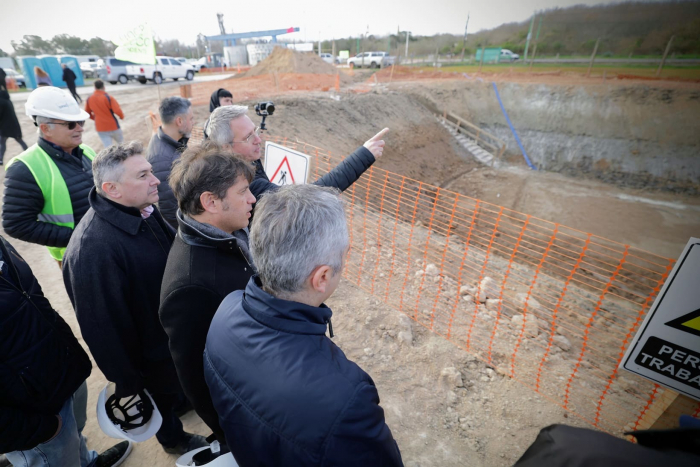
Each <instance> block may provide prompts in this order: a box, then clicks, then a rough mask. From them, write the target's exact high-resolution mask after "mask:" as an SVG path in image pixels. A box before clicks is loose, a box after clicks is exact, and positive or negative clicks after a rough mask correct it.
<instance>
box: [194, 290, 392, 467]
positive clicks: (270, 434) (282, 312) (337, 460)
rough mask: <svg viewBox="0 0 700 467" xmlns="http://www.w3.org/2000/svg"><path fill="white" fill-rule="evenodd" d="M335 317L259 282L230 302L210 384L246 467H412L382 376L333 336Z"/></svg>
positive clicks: (212, 352)
mask: <svg viewBox="0 0 700 467" xmlns="http://www.w3.org/2000/svg"><path fill="white" fill-rule="evenodd" d="M331 315H332V312H331V310H330V308H328V307H327V306H325V305H321V306H320V307H313V306H309V305H304V304H302V303H296V302H291V301H287V300H281V299H278V298H275V297H273V296H272V295H270V294H268V293H266V292H264V291H263V290H262V289H261V287H260V283H259V281H258V280H257V279H256V278H255V277H254V278H251V280H250V282H249V283H248V286H247V287H246V289H245V292H244V291H241V290H239V291H236V292H233V293H232V294H230V295H229V296H228V297H226V299H225V300H224V301H223V303H221V306H220V307H219V309H218V310H217V312H216V315H215V316H214V319H213V320H212V323H211V327H210V328H209V335H208V336H207V343H206V350H205V352H204V376H205V378H206V381H207V384H208V385H209V390H210V392H211V396H212V400H213V401H214V407H215V408H216V409H217V411H218V413H219V421H220V423H221V427H222V428H223V430H224V432H225V433H226V440H227V442H228V447H229V448H230V450H231V452H232V453H233V455H234V457H235V458H236V461H237V462H238V465H240V466H241V467H248V466H260V465H269V466H287V465H288V466H297V465H304V466H311V465H333V466H340V465H348V466H350V465H353V466H365V465H367V466H399V465H403V464H402V461H401V453H400V452H399V448H398V446H397V445H396V441H394V438H393V437H392V435H391V430H389V427H388V426H387V425H386V423H385V421H384V411H383V410H382V408H381V407H380V406H379V395H378V393H377V388H376V387H375V386H374V382H373V381H372V378H370V377H369V375H368V374H367V373H365V372H364V371H363V370H362V369H361V368H360V367H359V366H357V365H356V364H355V363H353V362H351V361H350V360H348V359H347V358H346V357H345V354H343V351H342V350H340V349H339V348H338V347H337V346H336V345H335V344H334V343H333V342H332V341H331V340H330V339H329V338H328V337H326V336H325V333H326V329H327V324H328V323H329V322H330V318H331Z"/></svg>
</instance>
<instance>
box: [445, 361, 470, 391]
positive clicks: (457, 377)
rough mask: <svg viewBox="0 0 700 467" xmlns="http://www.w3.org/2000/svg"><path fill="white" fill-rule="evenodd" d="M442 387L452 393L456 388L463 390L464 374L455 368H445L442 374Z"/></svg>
mask: <svg viewBox="0 0 700 467" xmlns="http://www.w3.org/2000/svg"><path fill="white" fill-rule="evenodd" d="M439 384H440V387H441V388H442V389H443V390H445V391H451V390H453V389H455V388H463V387H464V382H463V381H462V373H460V372H459V370H458V369H457V368H455V367H453V366H449V367H447V368H443V369H442V371H441V372H440V380H439Z"/></svg>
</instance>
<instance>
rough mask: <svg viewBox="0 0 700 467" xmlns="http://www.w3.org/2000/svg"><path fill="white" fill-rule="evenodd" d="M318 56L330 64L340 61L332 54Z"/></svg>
mask: <svg viewBox="0 0 700 467" xmlns="http://www.w3.org/2000/svg"><path fill="white" fill-rule="evenodd" d="M320 57H321V58H322V59H323V61H324V62H326V63H330V64H331V65H337V64H339V63H340V60H338V57H334V56H333V55H332V54H327V53H324V54H321V55H320Z"/></svg>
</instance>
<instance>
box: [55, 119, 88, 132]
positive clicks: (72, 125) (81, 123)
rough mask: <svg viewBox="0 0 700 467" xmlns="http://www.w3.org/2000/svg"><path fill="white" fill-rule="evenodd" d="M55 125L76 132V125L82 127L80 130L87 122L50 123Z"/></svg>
mask: <svg viewBox="0 0 700 467" xmlns="http://www.w3.org/2000/svg"><path fill="white" fill-rule="evenodd" d="M49 123H53V124H54V125H65V126H67V127H68V129H69V130H75V126H76V125H80V128H82V127H84V126H85V120H80V121H78V122H49Z"/></svg>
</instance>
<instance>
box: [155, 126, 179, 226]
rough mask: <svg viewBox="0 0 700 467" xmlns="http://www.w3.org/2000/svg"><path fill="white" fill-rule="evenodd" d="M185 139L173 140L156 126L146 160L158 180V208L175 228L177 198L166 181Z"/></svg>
mask: <svg viewBox="0 0 700 467" xmlns="http://www.w3.org/2000/svg"><path fill="white" fill-rule="evenodd" d="M187 139H188V138H181V139H180V140H179V141H175V140H174V139H172V138H171V137H170V136H168V135H166V134H165V133H163V129H162V128H160V127H158V132H157V133H156V134H155V135H153V137H152V138H151V142H150V143H149V144H148V155H147V159H148V162H150V163H151V165H152V166H153V174H154V175H155V176H156V177H158V180H160V185H158V197H159V201H158V208H159V209H160V212H161V214H162V215H163V219H165V220H166V221H167V222H168V224H170V225H171V226H173V228H174V229H177V217H176V215H175V214H176V213H177V200H176V199H175V195H174V194H173V190H172V189H171V188H170V184H169V183H168V177H170V171H171V170H172V168H173V162H175V160H176V159H178V158H179V157H180V154H181V153H182V151H183V150H184V149H185V148H186V147H187Z"/></svg>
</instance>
